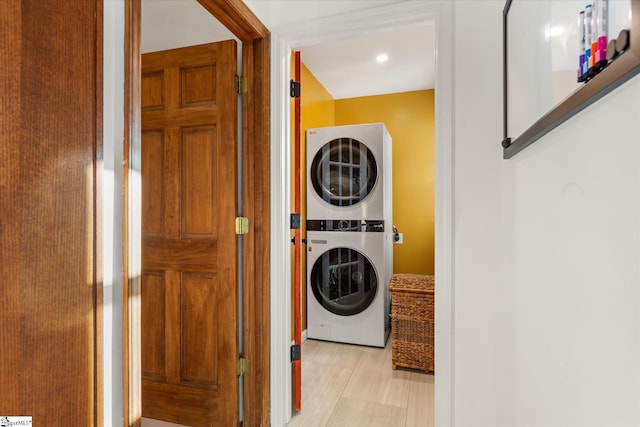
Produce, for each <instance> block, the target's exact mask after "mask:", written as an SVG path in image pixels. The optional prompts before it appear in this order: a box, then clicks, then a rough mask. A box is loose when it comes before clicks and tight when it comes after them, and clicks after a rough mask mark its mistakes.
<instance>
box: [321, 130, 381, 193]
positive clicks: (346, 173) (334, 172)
mask: <svg viewBox="0 0 640 427" xmlns="http://www.w3.org/2000/svg"><path fill="white" fill-rule="evenodd" d="M309 173H310V177H311V182H312V184H313V189H314V190H315V192H316V193H317V194H318V196H320V197H321V198H322V199H323V200H324V201H326V202H327V203H330V204H332V205H334V206H352V205H355V204H357V203H359V202H361V201H362V200H364V199H365V198H366V197H367V195H368V194H369V193H370V192H371V191H372V190H373V187H374V185H375V183H376V180H377V178H378V167H377V164H376V159H375V157H374V155H373V153H372V152H371V150H369V149H368V148H367V146H366V145H364V144H363V143H361V142H360V141H358V140H356V139H352V138H338V139H334V140H332V141H330V142H328V143H326V144H325V145H324V146H323V147H322V148H321V149H320V150H319V151H318V152H317V153H316V155H315V156H314V158H313V162H312V163H311V170H310V171H309Z"/></svg>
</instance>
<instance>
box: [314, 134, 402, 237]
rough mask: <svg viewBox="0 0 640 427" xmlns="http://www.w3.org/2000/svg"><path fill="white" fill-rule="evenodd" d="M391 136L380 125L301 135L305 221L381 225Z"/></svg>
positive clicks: (386, 215) (387, 201) (387, 199)
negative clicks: (377, 222)
mask: <svg viewBox="0 0 640 427" xmlns="http://www.w3.org/2000/svg"><path fill="white" fill-rule="evenodd" d="M391 144H392V140H391V136H390V135H389V132H388V131H387V128H386V127H385V125H384V124H383V123H372V124H363V125H349V126H333V127H325V128H316V129H308V130H307V166H306V167H307V168H306V171H307V218H308V219H312V220H322V219H345V220H361V219H365V220H385V221H387V224H386V225H387V226H388V227H390V221H391V219H392V214H391V209H392V208H391Z"/></svg>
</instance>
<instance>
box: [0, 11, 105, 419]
mask: <svg viewBox="0 0 640 427" xmlns="http://www.w3.org/2000/svg"><path fill="white" fill-rule="evenodd" d="M101 47H102V1H90V0H87V1H77V0H52V1H46V2H31V1H27V2H25V1H20V0H2V1H0V76H1V77H0V215H1V220H0V416H10V415H23V416H31V417H32V421H33V425H34V426H35V425H38V426H61V425H73V426H94V425H101V424H102V412H101V411H102V408H101V406H102V405H101V403H100V401H101V399H102V392H101V388H102V385H101V370H100V369H97V367H98V366H102V361H101V356H100V355H101V354H102V347H101V345H102V344H101V342H102V338H101V334H102V331H101V329H100V324H101V317H102V310H101V309H100V305H101V304H102V301H101V289H102V283H101V280H102V279H101V277H100V272H101V264H102V255H101V242H100V233H99V230H100V229H101V228H102V224H101V223H100V216H99V215H96V212H98V211H99V210H100V209H101V206H100V193H101V184H100V182H99V179H100V175H101V174H100V164H101V163H100V162H98V159H99V157H100V156H101V154H102V135H101V131H100V128H101V123H102V120H101V118H102V97H101V94H102V89H101V88H102V77H101V76H102V56H101V55H102V50H101ZM10 421H11V419H10Z"/></svg>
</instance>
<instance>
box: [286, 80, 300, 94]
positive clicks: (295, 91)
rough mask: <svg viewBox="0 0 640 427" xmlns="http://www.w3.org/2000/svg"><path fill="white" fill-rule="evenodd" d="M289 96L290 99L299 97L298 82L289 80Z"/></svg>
mask: <svg viewBox="0 0 640 427" xmlns="http://www.w3.org/2000/svg"><path fill="white" fill-rule="evenodd" d="M289 95H291V97H292V98H299V97H300V82H295V81H293V80H291V84H290V86H289Z"/></svg>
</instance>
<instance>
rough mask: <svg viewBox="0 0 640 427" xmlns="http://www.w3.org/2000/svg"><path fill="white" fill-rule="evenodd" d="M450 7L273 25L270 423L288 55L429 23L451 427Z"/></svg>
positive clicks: (441, 388) (279, 410) (442, 407)
mask: <svg viewBox="0 0 640 427" xmlns="http://www.w3.org/2000/svg"><path fill="white" fill-rule="evenodd" d="M452 9H453V5H452V2H450V1H446V0H445V1H429V2H427V1H420V2H418V1H415V2H399V3H395V4H390V5H385V6H380V7H372V8H370V9H365V10H359V11H355V12H350V13H346V14H343V15H339V16H332V17H325V18H319V19H317V20H313V21H306V22H299V23H298V22H297V23H294V24H288V25H284V26H280V27H276V28H271V76H272V79H271V93H272V96H271V138H272V139H271V236H272V239H271V254H272V256H271V283H272V287H271V391H270V393H271V425H272V426H274V427H280V426H284V425H286V424H287V422H288V421H289V420H290V419H291V415H292V414H291V406H292V405H291V402H292V390H291V365H290V362H289V346H290V344H291V340H290V337H291V303H290V301H291V298H290V295H291V278H290V271H289V265H288V264H287V263H285V262H283V261H282V260H288V259H290V254H291V247H290V237H289V234H290V232H289V222H288V217H289V213H290V212H291V206H290V188H291V180H290V174H289V165H290V152H291V140H290V117H291V112H290V103H289V95H288V93H289V91H288V87H289V81H290V79H291V69H290V66H291V61H290V56H291V51H292V49H295V48H299V47H301V46H305V45H311V44H316V43H327V42H330V41H334V40H338V39H344V38H348V37H355V36H360V35H363V34H365V33H370V32H372V31H376V30H382V29H386V28H393V27H398V26H402V25H408V24H413V23H418V22H425V21H433V22H434V24H435V31H436V78H435V81H436V84H435V86H436V91H435V129H436V131H435V133H436V137H435V147H436V148H435V151H436V153H435V156H436V157H435V164H436V168H435V169H436V171H435V174H436V180H435V182H436V184H435V185H436V215H435V274H436V277H437V282H438V284H437V286H436V307H437V308H436V338H435V339H436V345H435V347H436V350H435V352H436V354H435V358H436V363H437V366H438V369H437V372H436V378H435V383H436V389H435V410H436V425H442V426H453V425H454V419H453V413H454V411H453V409H454V408H453V404H454V401H453V396H454V389H453V385H454V369H453V368H454V365H453V360H454V350H455V349H454V323H453V319H454V300H453V295H454V284H455V282H454V265H453V251H454V247H453V243H454V242H453V218H454V194H453V176H454V175H453V174H454V160H453V149H454V144H453V141H454V130H453V99H454V98H453V94H454V87H453V78H452V75H453V57H454V56H453V10H452Z"/></svg>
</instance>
